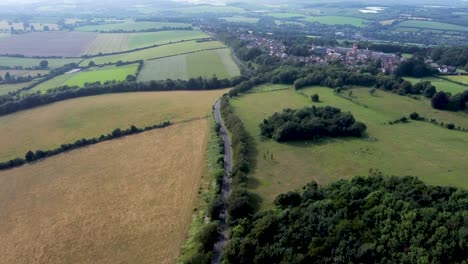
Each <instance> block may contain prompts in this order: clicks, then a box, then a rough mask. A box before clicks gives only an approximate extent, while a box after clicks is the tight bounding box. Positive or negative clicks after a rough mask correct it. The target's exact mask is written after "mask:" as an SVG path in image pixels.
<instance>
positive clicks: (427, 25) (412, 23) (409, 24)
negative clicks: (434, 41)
mask: <svg viewBox="0 0 468 264" xmlns="http://www.w3.org/2000/svg"><path fill="white" fill-rule="evenodd" d="M397 27H404V28H423V29H435V30H451V31H468V27H463V26H458V25H453V24H447V23H441V22H434V21H418V20H407V21H403V22H401V23H399V24H398V25H397Z"/></svg>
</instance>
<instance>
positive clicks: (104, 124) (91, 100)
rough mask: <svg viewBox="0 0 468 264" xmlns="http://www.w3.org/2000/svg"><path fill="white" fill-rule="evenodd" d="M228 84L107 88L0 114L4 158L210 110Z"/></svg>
mask: <svg viewBox="0 0 468 264" xmlns="http://www.w3.org/2000/svg"><path fill="white" fill-rule="evenodd" d="M226 92H227V90H215V91H200V92H189V91H187V92H185V91H184V92H141V93H125V94H108V95H101V96H92V97H83V98H78V99H73V100H67V101H62V102H58V103H54V104H51V105H47V106H43V107H38V108H34V109H31V110H27V111H22V112H18V113H15V114H11V115H7V116H3V117H0V131H2V136H1V137H0V145H1V146H2V148H1V149H0V161H4V160H8V159H11V158H14V157H18V156H21V157H22V156H24V154H25V153H26V152H27V151H29V150H30V149H33V150H36V149H52V148H56V147H59V146H60V145H61V144H63V143H71V142H74V141H76V140H77V139H81V138H90V137H96V136H100V135H101V134H103V133H109V132H111V131H112V130H114V129H115V128H128V127H130V126H131V125H132V124H133V125H135V126H137V127H143V126H147V125H152V124H156V123H160V122H162V121H167V120H170V121H172V122H178V121H182V120H187V119H192V118H199V117H203V116H207V115H209V114H210V112H211V107H212V105H213V104H214V102H215V101H216V99H217V98H219V97H220V96H221V95H222V94H224V93H226Z"/></svg>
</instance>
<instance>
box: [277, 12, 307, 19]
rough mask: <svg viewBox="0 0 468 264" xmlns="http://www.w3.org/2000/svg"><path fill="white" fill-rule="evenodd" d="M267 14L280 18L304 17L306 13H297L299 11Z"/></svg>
mask: <svg viewBox="0 0 468 264" xmlns="http://www.w3.org/2000/svg"><path fill="white" fill-rule="evenodd" d="M268 16H271V17H274V18H280V19H287V18H298V17H300V18H304V17H306V15H304V14H299V13H268Z"/></svg>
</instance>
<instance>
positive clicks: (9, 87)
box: [0, 81, 36, 96]
mask: <svg viewBox="0 0 468 264" xmlns="http://www.w3.org/2000/svg"><path fill="white" fill-rule="evenodd" d="M34 82H36V81H31V82H27V83H15V84H2V85H0V96H1V95H5V94H7V93H9V92H14V91H16V90H19V89H21V88H23V87H26V86H28V85H30V84H33V83H34Z"/></svg>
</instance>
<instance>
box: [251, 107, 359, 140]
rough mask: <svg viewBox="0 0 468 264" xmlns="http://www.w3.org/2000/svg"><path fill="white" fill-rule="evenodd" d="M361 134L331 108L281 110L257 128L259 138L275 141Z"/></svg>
mask: <svg viewBox="0 0 468 264" xmlns="http://www.w3.org/2000/svg"><path fill="white" fill-rule="evenodd" d="M365 131H366V125H364V124H363V123H360V122H356V120H355V119H354V117H353V115H352V114H351V113H343V112H341V110H340V109H338V108H334V107H331V106H326V107H316V106H312V107H305V108H303V109H298V110H296V109H284V110H283V112H281V113H275V114H273V115H272V116H270V117H268V118H267V119H264V120H263V122H262V123H261V124H260V133H261V135H262V136H264V137H267V138H272V139H274V140H276V141H290V140H307V139H317V138H322V137H361V136H362V135H363V134H364V133H365Z"/></svg>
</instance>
